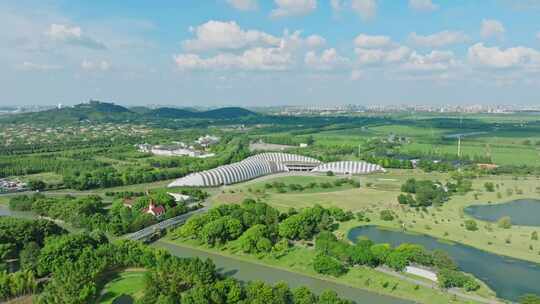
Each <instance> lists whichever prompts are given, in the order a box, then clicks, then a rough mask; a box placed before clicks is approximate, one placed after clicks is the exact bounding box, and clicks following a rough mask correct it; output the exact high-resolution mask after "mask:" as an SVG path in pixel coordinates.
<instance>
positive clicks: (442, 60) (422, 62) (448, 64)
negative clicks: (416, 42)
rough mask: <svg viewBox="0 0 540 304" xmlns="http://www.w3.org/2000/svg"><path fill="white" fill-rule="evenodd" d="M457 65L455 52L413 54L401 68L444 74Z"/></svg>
mask: <svg viewBox="0 0 540 304" xmlns="http://www.w3.org/2000/svg"><path fill="white" fill-rule="evenodd" d="M457 65H458V62H457V60H456V58H455V56H454V53H453V52H450V51H431V53H428V54H426V55H422V54H419V53H417V52H413V53H412V54H411V56H410V57H409V59H408V60H407V62H405V63H404V64H403V65H402V66H401V68H402V69H403V70H406V71H423V72H426V71H427V72H434V71H437V72H442V71H446V70H448V69H450V68H452V67H455V66H457Z"/></svg>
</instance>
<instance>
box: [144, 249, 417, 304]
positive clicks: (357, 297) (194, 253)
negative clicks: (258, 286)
mask: <svg viewBox="0 0 540 304" xmlns="http://www.w3.org/2000/svg"><path fill="white" fill-rule="evenodd" d="M153 246H156V247H160V248H164V249H167V250H168V251H169V252H170V253H172V254H174V255H176V256H180V257H199V258H201V259H206V258H210V259H212V260H213V261H214V264H215V265H216V268H217V269H218V270H219V271H220V272H221V273H222V274H224V275H227V276H232V277H234V278H236V279H238V280H241V281H252V280H261V281H264V282H266V283H270V284H274V283H276V282H279V281H284V282H287V284H289V286H290V287H291V288H296V287H300V286H307V287H309V288H310V289H311V290H313V291H314V292H316V293H320V292H322V291H323V290H326V289H331V290H334V291H336V292H337V293H338V294H339V295H340V296H341V297H344V298H348V299H351V300H354V301H356V302H357V303H377V304H412V302H411V301H406V300H401V299H397V298H393V297H389V296H383V295H379V294H376V293H372V292H369V291H365V290H362V289H358V288H354V287H350V286H347V285H342V284H336V283H333V282H329V281H325V280H321V279H317V278H313V277H310V276H307V275H303V274H300V273H295V272H290V271H286V270H281V269H277V268H273V267H269V266H265V265H261V264H255V263H250V262H248V261H243V260H239V259H234V258H231V257H226V256H222V255H218V254H213V253H209V252H206V251H202V250H197V249H192V248H188V247H183V246H180V245H176V244H171V243H168V242H164V241H157V242H156V243H154V244H153Z"/></svg>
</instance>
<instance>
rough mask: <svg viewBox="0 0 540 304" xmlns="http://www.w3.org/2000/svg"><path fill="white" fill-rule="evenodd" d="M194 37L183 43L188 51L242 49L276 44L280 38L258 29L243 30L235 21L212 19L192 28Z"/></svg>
mask: <svg viewBox="0 0 540 304" xmlns="http://www.w3.org/2000/svg"><path fill="white" fill-rule="evenodd" d="M191 31H192V32H193V33H194V34H195V38H194V39H190V40H186V41H184V42H183V43H182V45H183V47H184V48H185V49H186V50H188V51H206V50H223V49H229V50H234V49H242V48H247V47H256V46H276V45H279V43H280V39H279V38H277V37H274V36H272V35H270V34H267V33H264V32H261V31H257V30H243V29H242V28H240V26H239V25H238V24H237V23H236V22H234V21H230V22H222V21H215V20H210V21H208V22H206V23H204V24H202V25H200V26H197V27H195V28H191Z"/></svg>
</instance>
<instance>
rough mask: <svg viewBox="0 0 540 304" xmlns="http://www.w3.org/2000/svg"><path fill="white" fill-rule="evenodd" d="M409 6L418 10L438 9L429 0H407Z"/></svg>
mask: <svg viewBox="0 0 540 304" xmlns="http://www.w3.org/2000/svg"><path fill="white" fill-rule="evenodd" d="M409 7H410V8H411V9H413V10H415V11H419V12H431V11H435V10H438V9H439V6H438V5H436V4H433V2H431V0H409Z"/></svg>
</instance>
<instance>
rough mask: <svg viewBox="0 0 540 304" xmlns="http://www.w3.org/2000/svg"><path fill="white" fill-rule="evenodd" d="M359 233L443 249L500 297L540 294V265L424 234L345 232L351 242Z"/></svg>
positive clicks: (367, 230)
mask: <svg viewBox="0 0 540 304" xmlns="http://www.w3.org/2000/svg"><path fill="white" fill-rule="evenodd" d="M471 233H474V232H471ZM360 236H365V237H367V238H369V239H370V240H372V241H374V242H375V243H389V244H391V245H392V246H397V245H399V244H402V243H414V244H419V245H422V246H424V247H425V248H426V249H429V250H435V249H440V250H443V251H445V252H447V253H448V254H449V255H450V256H451V257H452V258H453V259H454V261H455V262H456V263H457V265H458V266H459V268H460V270H462V271H464V272H468V273H470V274H473V275H474V276H475V277H477V278H478V279H480V280H482V281H484V282H485V283H486V284H487V285H488V286H489V287H490V288H491V289H493V290H494V291H495V292H496V293H497V296H498V297H500V298H503V299H507V300H512V301H517V300H518V299H519V297H520V296H522V295H523V294H526V293H534V294H540V264H535V263H533V262H528V261H524V260H519V259H515V258H509V257H504V256H500V255H497V254H493V253H489V252H487V251H483V250H479V249H476V248H474V247H471V246H467V245H463V244H459V243H456V244H449V243H446V242H440V241H438V240H437V239H436V238H433V237H431V236H427V235H416V234H408V233H405V232H399V231H389V230H383V229H379V228H377V227H376V226H361V227H356V228H353V229H351V230H350V231H349V234H348V238H349V239H350V240H351V241H356V240H357V239H358V237H360Z"/></svg>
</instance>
